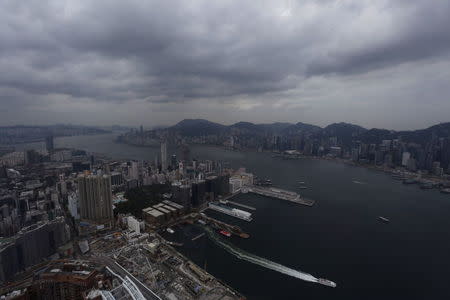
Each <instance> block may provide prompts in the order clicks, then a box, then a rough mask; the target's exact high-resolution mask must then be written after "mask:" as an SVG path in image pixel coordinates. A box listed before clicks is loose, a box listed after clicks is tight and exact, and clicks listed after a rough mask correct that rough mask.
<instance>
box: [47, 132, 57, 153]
mask: <svg viewBox="0 0 450 300" xmlns="http://www.w3.org/2000/svg"><path fill="white" fill-rule="evenodd" d="M54 148H55V147H54V144H53V135H48V136H46V137H45V149H47V151H48V152H49V153H50V152H52V151H53V149H54Z"/></svg>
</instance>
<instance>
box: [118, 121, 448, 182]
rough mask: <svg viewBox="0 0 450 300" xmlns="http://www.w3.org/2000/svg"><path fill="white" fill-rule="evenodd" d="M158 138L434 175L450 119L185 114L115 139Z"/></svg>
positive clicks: (154, 141) (442, 169) (442, 164)
mask: <svg viewBox="0 0 450 300" xmlns="http://www.w3.org/2000/svg"><path fill="white" fill-rule="evenodd" d="M162 139H164V140H166V141H168V142H169V143H173V144H181V143H185V144H206V145H216V146H224V147H227V148H230V149H233V150H254V151H273V152H279V153H287V154H290V155H292V154H294V155H305V156H328V157H337V158H345V159H349V160H352V161H354V162H359V163H364V164H374V165H382V166H386V167H396V166H401V167H404V168H406V169H408V170H410V171H414V172H415V171H417V170H423V171H427V172H429V173H430V174H434V175H437V176H442V175H443V174H446V173H447V174H449V173H450V170H449V167H450V123H441V124H438V125H434V126H431V127H429V128H426V129H420V130H411V131H394V130H387V129H377V128H373V129H366V128H363V127H361V126H358V125H355V124H349V123H333V124H330V125H328V126H326V127H323V128H322V127H319V126H315V125H311V124H306V123H301V122H299V123H296V124H292V123H272V124H253V123H249V122H239V123H236V124H233V125H229V126H227V125H222V124H218V123H214V122H211V121H208V120H203V119H186V120H183V121H181V122H179V123H177V124H176V125H174V126H170V127H167V128H161V129H155V130H148V131H144V130H143V129H142V127H141V128H140V129H132V130H131V131H129V132H127V133H124V134H122V135H120V136H119V137H118V138H117V141H118V142H121V143H126V144H130V145H137V146H158V145H159V143H160V141H161V140H162Z"/></svg>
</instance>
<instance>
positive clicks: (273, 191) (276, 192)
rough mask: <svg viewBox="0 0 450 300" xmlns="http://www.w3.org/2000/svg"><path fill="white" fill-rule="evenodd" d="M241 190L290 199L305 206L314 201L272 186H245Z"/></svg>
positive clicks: (311, 204)
mask: <svg viewBox="0 0 450 300" xmlns="http://www.w3.org/2000/svg"><path fill="white" fill-rule="evenodd" d="M242 192H243V193H245V192H248V193H254V194H258V195H262V196H266V197H271V198H276V199H281V200H286V201H290V202H294V203H298V204H302V205H306V206H313V205H314V202H315V201H314V200H311V199H307V198H303V197H301V196H300V194H298V193H296V192H291V191H287V190H282V189H279V188H273V187H270V188H266V187H260V186H249V187H246V188H245V190H244V189H242Z"/></svg>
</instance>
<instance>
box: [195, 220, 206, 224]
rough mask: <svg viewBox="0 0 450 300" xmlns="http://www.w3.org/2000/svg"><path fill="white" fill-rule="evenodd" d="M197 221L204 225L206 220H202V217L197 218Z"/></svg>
mask: <svg viewBox="0 0 450 300" xmlns="http://www.w3.org/2000/svg"><path fill="white" fill-rule="evenodd" d="M197 222H198V223H199V224H201V225H206V222H205V221H203V220H202V219H198V220H197Z"/></svg>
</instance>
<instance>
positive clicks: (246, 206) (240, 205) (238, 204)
mask: <svg viewBox="0 0 450 300" xmlns="http://www.w3.org/2000/svg"><path fill="white" fill-rule="evenodd" d="M228 203H231V204H233V205H236V206H239V207H242V208H246V209H249V210H256V208H254V207H252V206H248V205H245V204H241V203H237V202H234V201H230V200H228Z"/></svg>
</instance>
